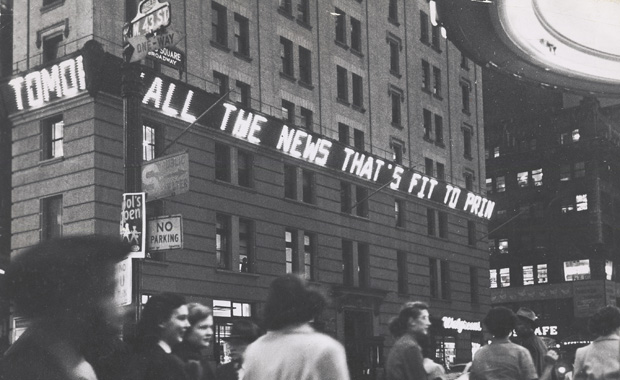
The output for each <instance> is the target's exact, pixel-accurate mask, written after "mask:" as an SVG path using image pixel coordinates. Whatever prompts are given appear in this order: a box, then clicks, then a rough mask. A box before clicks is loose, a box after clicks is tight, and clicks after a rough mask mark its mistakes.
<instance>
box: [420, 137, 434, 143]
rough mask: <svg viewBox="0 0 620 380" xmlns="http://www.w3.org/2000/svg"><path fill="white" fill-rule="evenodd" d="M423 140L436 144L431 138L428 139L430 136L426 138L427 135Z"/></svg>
mask: <svg viewBox="0 0 620 380" xmlns="http://www.w3.org/2000/svg"><path fill="white" fill-rule="evenodd" d="M422 139H423V140H424V141H426V142H429V143H434V142H435V141H434V140H433V139H432V138H430V137H428V136H426V135H425V136H424V137H422Z"/></svg>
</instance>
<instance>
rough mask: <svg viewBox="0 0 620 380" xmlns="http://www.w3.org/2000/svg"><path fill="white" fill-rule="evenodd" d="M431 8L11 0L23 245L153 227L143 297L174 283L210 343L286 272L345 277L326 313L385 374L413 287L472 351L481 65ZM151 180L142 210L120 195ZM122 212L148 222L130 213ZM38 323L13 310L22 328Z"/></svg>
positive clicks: (141, 277) (12, 195) (350, 346)
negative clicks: (395, 326) (208, 324)
mask: <svg viewBox="0 0 620 380" xmlns="http://www.w3.org/2000/svg"><path fill="white" fill-rule="evenodd" d="M433 8H434V4H433V2H431V3H429V2H428V1H426V0H416V1H397V0H385V1H370V0H334V1H325V0H280V1H278V0H269V1H264V0H261V1H259V0H218V1H210V0H209V1H197V0H189V1H177V0H171V1H170V2H167V3H163V2H162V3H160V2H158V1H156V0H147V1H142V2H140V3H138V2H134V1H131V0H128V1H121V0H111V1H84V0H79V1H78V0H29V1H23V2H15V3H14V4H13V9H12V16H13V19H12V21H13V29H12V43H11V44H9V46H8V47H7V45H4V48H5V49H10V48H12V63H11V69H10V70H9V72H8V73H6V74H5V76H4V77H3V79H2V84H1V86H0V91H1V97H2V98H1V99H2V107H1V111H0V112H1V116H2V129H3V131H7V132H8V135H9V136H10V138H9V139H8V141H4V146H3V147H2V148H1V149H0V151H3V152H4V151H5V150H4V149H8V151H9V152H11V157H10V162H11V165H10V184H11V188H10V189H8V190H6V189H5V191H3V192H2V197H3V199H5V200H6V199H8V200H9V204H10V211H9V216H8V217H6V216H5V217H4V218H5V219H3V220H9V221H10V223H9V224H8V227H9V228H10V252H11V254H17V253H18V252H19V251H20V250H23V249H25V248H28V247H30V246H32V245H34V244H36V243H37V242H39V241H42V240H45V239H49V238H53V237H55V236H59V235H72V234H81V233H103V234H112V235H118V236H119V239H120V238H121V237H122V238H124V239H127V240H132V241H134V242H136V243H137V242H139V238H138V237H139V236H143V235H138V233H143V234H145V235H147V236H146V243H145V245H144V247H143V248H144V250H145V251H146V253H145V255H146V257H145V258H143V259H136V260H134V262H133V263H134V270H133V275H134V276H133V282H134V285H135V286H134V287H133V290H132V291H133V293H134V297H133V303H132V306H129V307H135V306H139V304H140V303H141V302H144V300H146V299H148V297H149V295H152V294H156V293H159V292H163V291H172V292H178V293H181V294H183V295H185V296H187V297H188V299H190V300H192V301H198V302H203V303H205V304H207V305H209V306H212V307H213V310H214V313H215V323H216V334H215V338H214V339H215V342H214V343H215V344H214V353H213V354H214V360H216V361H221V360H226V357H227V347H226V345H225V343H224V342H223V341H221V338H222V337H225V336H226V334H228V332H229V327H230V323H231V321H232V320H233V319H234V318H253V319H255V320H257V321H260V315H261V310H262V308H263V306H264V301H265V298H266V294H267V288H268V286H269V284H270V282H271V281H272V280H273V279H274V278H275V277H276V276H280V275H283V274H285V273H289V272H294V273H299V274H301V275H303V276H305V277H306V278H307V279H308V280H309V281H311V282H312V283H314V284H315V285H316V286H319V287H321V288H323V289H324V290H325V291H326V292H328V293H329V294H330V295H331V298H332V303H331V304H330V307H329V309H328V310H327V311H326V312H325V313H324V315H323V320H322V325H323V326H324V328H325V331H326V332H327V333H329V334H331V335H333V336H334V337H336V338H337V339H338V340H339V341H341V342H342V343H343V344H344V346H345V347H346V349H347V356H348V361H349V366H350V369H351V372H352V375H353V378H354V379H374V378H377V377H379V376H380V373H381V371H382V367H383V364H384V360H385V357H386V355H387V353H388V351H389V347H390V346H391V345H392V343H393V339H392V338H391V337H389V333H388V329H387V323H388V321H389V319H390V318H392V317H393V316H395V315H396V314H397V313H398V310H399V308H400V306H401V305H402V304H403V303H404V302H406V301H410V300H423V301H426V302H428V303H429V304H430V305H431V310H432V314H433V316H434V320H435V321H436V323H435V326H434V328H433V337H434V338H435V339H434V342H435V348H436V351H437V355H438V359H439V360H445V361H446V362H448V363H454V362H465V361H468V360H470V359H471V355H472V350H475V349H476V348H477V347H478V346H479V344H480V343H481V341H482V339H483V338H482V332H481V328H480V320H481V319H482V317H483V316H484V313H485V312H486V310H487V308H488V305H489V303H490V296H489V290H488V273H489V272H488V270H489V264H488V252H487V249H486V248H487V247H486V244H484V243H482V242H481V241H480V240H481V239H482V238H483V237H484V236H485V234H486V231H487V227H486V224H487V221H488V220H489V219H490V218H491V216H492V215H493V213H494V203H493V202H490V201H488V200H487V199H486V198H485V197H484V193H485V186H484V179H485V178H486V176H485V159H484V132H483V124H482V93H481V69H480V67H479V66H476V65H474V64H473V63H472V62H471V61H469V60H468V59H467V58H466V57H464V56H463V55H462V54H461V53H460V52H459V51H458V50H457V49H456V48H455V47H454V46H453V45H452V44H451V43H450V42H449V41H448V40H446V39H445V38H444V37H442V31H441V28H440V27H437V26H433V24H434V21H433V19H434V17H433ZM158 26H165V27H166V29H165V30H163V29H160V30H158V31H157V33H156V35H155V36H153V37H151V35H150V32H152V30H151V29H152V28H154V27H158ZM124 39H128V40H129V41H130V42H131V46H132V47H131V48H128V49H125V50H124V46H125V41H124ZM155 40H156V41H157V43H159V44H161V45H159V47H160V49H159V50H156V51H151V52H149V53H148V54H147V50H148V47H147V45H149V44H150V45H152V44H153V43H154V41H155ZM123 52H125V56H126V57H127V58H128V59H132V60H134V61H135V62H134V63H132V64H131V65H127V64H123V58H122V57H123ZM130 57H131V58H130ZM220 99H223V101H218V100H220ZM132 136H134V137H132ZM135 136H138V144H134V145H135V149H133V148H132V146H133V145H132V143H133V142H134V141H135ZM132 149H133V150H132ZM136 152H137V155H136V154H135V153H136ZM132 156H135V157H133V158H132ZM136 157H137V158H136ZM140 164H142V167H141V168H140V166H139V165H140ZM136 173H138V174H137V175H136ZM3 178H4V177H3ZM8 182H9V180H8V178H6V179H5V181H3V183H8ZM141 192H144V193H146V201H147V202H146V207H145V210H142V209H141V208H140V207H137V206H138V204H137V203H138V199H142V198H140V197H141V196H140V195H137V196H132V195H126V196H125V199H126V201H123V199H124V194H128V193H132V194H133V193H141ZM134 200H135V202H134ZM121 205H123V206H121ZM121 207H123V208H121ZM131 207H136V208H135V209H133V208H132V209H131V210H129V209H130V208H131ZM122 210H125V211H126V212H124V213H121V211H122ZM5 211H6V208H5ZM143 213H144V214H145V215H144V214H143ZM122 214H123V215H124V216H125V217H128V218H131V217H137V219H140V218H143V219H148V220H149V225H151V226H153V230H152V231H150V232H148V233H147V231H140V230H139V229H136V230H133V229H130V228H127V227H128V226H126V225H123V226H122V227H123V228H122V229H123V231H124V233H123V234H121V232H120V230H121V217H122V216H123V215H122ZM6 218H8V219H6ZM181 227H182V228H181ZM136 304H138V305H136ZM136 310H139V307H137V308H136ZM27 322H28V321H24V320H23V319H20V317H19V316H18V315H13V316H11V324H10V329H9V331H8V333H9V334H10V336H11V337H12V338H14V337H15V336H17V335H19V333H20V331H22V330H23V327H24V326H25V325H27Z"/></svg>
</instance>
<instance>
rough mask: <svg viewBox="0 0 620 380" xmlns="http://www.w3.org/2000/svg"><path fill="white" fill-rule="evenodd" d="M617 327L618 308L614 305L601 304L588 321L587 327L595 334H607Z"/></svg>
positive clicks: (618, 324) (618, 318)
mask: <svg viewBox="0 0 620 380" xmlns="http://www.w3.org/2000/svg"><path fill="white" fill-rule="evenodd" d="M619 327H620V309H618V308H617V307H615V306H603V307H602V308H600V309H598V311H597V312H596V313H595V314H594V315H592V316H591V317H590V320H589V321H588V329H589V330H590V332H591V333H592V334H594V335H596V336H606V335H609V334H611V333H613V332H615V331H616V330H618V328H619Z"/></svg>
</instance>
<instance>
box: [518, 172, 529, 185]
mask: <svg viewBox="0 0 620 380" xmlns="http://www.w3.org/2000/svg"><path fill="white" fill-rule="evenodd" d="M529 175H530V173H529V172H519V173H517V184H518V185H519V187H527V186H528V185H529V182H530V181H529V178H530V177H529Z"/></svg>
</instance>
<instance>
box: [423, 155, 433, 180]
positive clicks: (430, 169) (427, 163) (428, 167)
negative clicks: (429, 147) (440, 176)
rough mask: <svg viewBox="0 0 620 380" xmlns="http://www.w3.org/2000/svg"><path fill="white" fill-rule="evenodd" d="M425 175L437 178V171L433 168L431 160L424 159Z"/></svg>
mask: <svg viewBox="0 0 620 380" xmlns="http://www.w3.org/2000/svg"><path fill="white" fill-rule="evenodd" d="M424 174H426V175H428V176H431V177H434V176H435V170H434V168H433V160H431V159H430V158H425V159H424Z"/></svg>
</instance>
